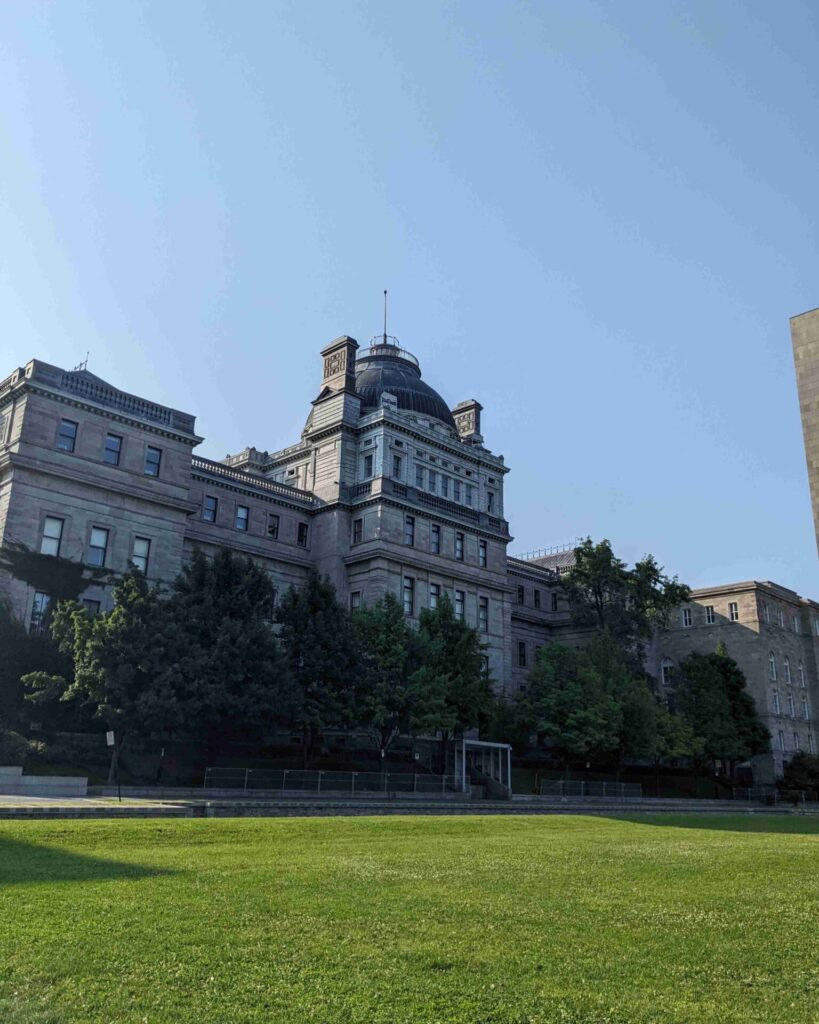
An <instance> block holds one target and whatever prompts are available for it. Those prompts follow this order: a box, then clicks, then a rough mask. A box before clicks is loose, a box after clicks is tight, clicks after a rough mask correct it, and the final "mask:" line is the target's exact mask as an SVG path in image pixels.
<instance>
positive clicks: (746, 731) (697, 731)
mask: <svg viewBox="0 0 819 1024" xmlns="http://www.w3.org/2000/svg"><path fill="white" fill-rule="evenodd" d="M723 650H724V648H723ZM674 702H675V706H676V708H677V710H678V712H679V713H680V715H682V717H683V718H684V719H685V721H686V722H687V723H688V724H689V726H690V727H691V730H692V732H693V734H694V735H695V736H696V737H699V739H700V741H701V747H702V752H703V754H704V756H705V757H706V758H708V759H709V760H710V761H711V762H712V765H713V766H714V767H715V766H716V762H717V761H722V762H724V763H725V764H726V765H727V767H728V775H729V778H730V779H732V780H733V775H734V769H735V767H736V765H737V764H738V763H739V762H741V761H745V760H747V759H748V758H751V757H754V756H755V755H756V754H764V753H766V752H767V751H768V750H770V745H771V737H770V733H769V732H768V730H767V728H766V727H765V726H764V725H763V723H762V722H761V720H760V718H759V715H758V713H757V710H756V704H755V702H754V700H753V698H752V697H751V695H750V694H749V693H748V692H747V689H746V683H745V676H744V675H743V673H742V670H741V669H740V667H739V665H737V663H736V662H735V661H734V660H733V658H730V657H728V655H727V654H725V653H722V652H720V653H716V652H715V653H714V654H699V653H697V652H693V653H691V654H689V655H688V657H687V658H685V659H684V660H683V661H682V662H681V663H680V671H679V673H678V678H677V683H676V687H675V692H674Z"/></svg>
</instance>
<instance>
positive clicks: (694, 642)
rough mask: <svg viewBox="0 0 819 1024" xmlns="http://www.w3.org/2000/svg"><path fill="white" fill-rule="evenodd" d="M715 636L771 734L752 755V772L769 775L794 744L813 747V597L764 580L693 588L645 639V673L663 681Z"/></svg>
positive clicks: (818, 631) (707, 648) (816, 703)
mask: <svg viewBox="0 0 819 1024" xmlns="http://www.w3.org/2000/svg"><path fill="white" fill-rule="evenodd" d="M720 641H723V642H724V644H725V646H726V648H727V650H728V654H729V655H730V656H731V657H732V658H733V659H734V660H735V661H736V662H737V664H738V665H739V667H740V668H741V669H742V671H743V672H744V674H745V678H746V680H747V683H748V690H749V692H750V693H751V695H752V696H753V698H754V700H755V701H756V705H757V710H758V711H759V714H760V717H761V718H762V721H763V722H764V723H765V725H766V726H767V727H768V730H769V731H770V733H771V743H772V747H773V750H772V753H771V755H770V756H765V757H760V758H757V759H755V760H756V762H757V763H756V764H755V765H754V775H755V778H756V779H757V780H758V781H762V782H768V781H772V780H773V779H774V778H775V777H776V776H778V775H781V773H782V768H783V765H784V764H785V763H786V762H787V760H788V758H789V757H791V756H793V754H794V753H795V752H796V751H797V750H804V751H806V752H810V753H815V752H816V749H817V748H816V736H817V719H816V708H817V707H819V677H818V676H817V665H819V603H817V602H815V601H810V600H807V599H806V598H803V597H800V596H799V595H798V594H796V593H794V592H793V591H792V590H788V589H786V588H785V587H781V586H779V585H778V584H776V583H770V582H764V583H761V582H757V581H750V582H746V583H733V584H729V585H727V586H722V587H707V588H704V589H701V590H694V591H692V593H691V600H690V601H689V602H688V603H687V604H685V605H683V606H681V607H680V608H679V609H678V610H677V611H676V612H675V613H674V616H673V618H672V621H671V623H670V625H669V628H668V629H667V630H665V631H664V632H662V633H660V634H659V635H658V636H657V637H656V639H655V641H654V643H653V644H652V646H651V650H650V655H649V665H648V668H649V671H651V672H652V674H653V675H655V676H656V677H657V678H658V679H660V680H662V681H663V685H665V686H670V685H672V683H673V675H674V672H675V670H676V668H677V667H678V666H679V663H680V662H681V661H682V660H683V659H684V658H685V657H686V656H687V655H688V654H690V653H691V652H692V651H697V652H699V653H701V654H706V653H710V652H713V651H715V650H716V647H717V644H718V643H719V642H720Z"/></svg>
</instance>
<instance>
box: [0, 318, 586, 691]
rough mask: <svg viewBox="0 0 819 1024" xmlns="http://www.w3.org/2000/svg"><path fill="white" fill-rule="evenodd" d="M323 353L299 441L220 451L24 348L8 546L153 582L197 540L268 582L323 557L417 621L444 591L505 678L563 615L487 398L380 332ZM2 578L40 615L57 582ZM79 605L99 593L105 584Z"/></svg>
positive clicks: (510, 686)
mask: <svg viewBox="0 0 819 1024" xmlns="http://www.w3.org/2000/svg"><path fill="white" fill-rule="evenodd" d="M321 357H322V377H321V384H320V389H319V393H318V395H317V396H316V398H315V399H314V400H313V402H312V408H311V411H310V413H309V415H308V417H307V421H306V424H305V427H304V430H303V431H302V435H301V438H300V439H299V440H298V441H297V443H295V444H293V445H291V446H289V447H287V448H285V449H283V450H282V451H277V452H268V451H266V450H262V449H259V448H256V447H250V448H246V449H245V450H244V451H243V452H241V453H239V454H237V455H233V456H228V457H227V458H226V459H224V460H223V461H221V462H214V461H212V460H210V459H203V458H200V457H198V456H196V455H195V454H194V449H195V447H196V446H197V445H198V444H199V443H200V442H201V440H202V438H201V437H199V436H198V435H197V433H196V430H195V420H194V417H193V416H192V415H190V414H188V413H183V412H180V411H178V410H176V409H170V408H167V407H165V406H160V405H157V404H155V403H153V402H151V401H149V400H147V399H143V398H140V397H137V396H135V395H131V394H128V393H127V392H124V391H120V390H119V389H117V388H115V387H113V386H112V385H110V384H108V383H106V382H105V381H103V380H100V379H99V378H98V377H95V376H94V375H93V374H91V373H89V372H88V371H87V370H86V369H82V368H81V369H77V370H62V369H60V368H59V367H55V366H51V365H48V364H46V363H43V362H40V361H39V360H32V361H31V362H29V363H27V364H26V365H25V366H24V367H21V368H19V369H17V370H15V371H14V372H13V373H12V374H11V375H10V376H9V377H7V378H6V379H5V380H3V381H0V542H3V541H19V542H22V543H24V544H26V545H28V546H29V547H30V548H32V549H34V550H38V551H41V552H44V553H46V554H55V555H56V554H59V555H61V556H64V557H67V558H71V559H74V560H77V561H85V562H86V563H87V564H89V565H93V566H105V567H107V568H110V569H113V570H115V571H117V572H122V571H125V570H126V569H127V567H128V565H129V564H130V563H136V564H137V565H139V566H140V567H141V568H142V569H144V570H145V571H146V573H147V576H148V578H149V579H151V580H164V581H168V580H170V579H172V578H173V577H174V575H176V573H178V572H179V570H180V567H181V566H182V564H183V560H184V559H185V557H186V555H187V554H188V553H189V552H190V551H191V550H192V549H193V546H194V545H198V546H200V547H202V548H203V549H204V550H206V551H208V550H215V549H216V548H219V547H228V548H231V549H232V550H234V551H237V552H240V553H242V554H246V555H250V556H251V557H253V558H255V559H257V560H258V561H259V562H260V563H261V564H263V565H264V566H265V567H266V569H267V570H268V572H269V573H270V575H271V577H272V579H273V580H274V583H275V586H276V588H277V590H278V591H279V592H281V591H282V590H284V589H286V588H287V587H289V586H290V585H298V584H299V582H300V581H301V580H303V579H304V577H305V574H306V572H307V571H308V569H309V568H310V567H314V568H315V569H317V570H318V571H319V572H321V573H323V574H326V575H327V576H329V577H330V579H331V580H332V581H333V583H334V584H335V586H336V589H337V591H338V593H339V595H340V596H341V598H342V599H343V600H346V601H348V602H349V604H350V606H351V607H352V608H355V607H357V606H359V605H360V604H362V603H365V602H372V601H374V600H375V599H376V598H377V597H378V596H379V595H381V594H383V593H386V592H388V591H389V592H392V593H393V594H395V595H396V596H397V597H398V598H399V600H401V601H402V602H403V605H404V608H405V611H406V614H407V616H408V618H409V619H410V620H411V621H417V618H418V615H419V613H420V610H421V609H422V608H425V607H433V606H434V605H435V604H436V602H437V601H438V600H440V597H441V595H442V594H444V593H447V594H449V596H450V598H451V599H452V601H453V603H454V606H455V610H456V613H457V614H458V615H460V616H462V617H463V618H464V619H465V620H466V621H467V622H469V623H470V624H471V625H474V626H475V627H476V628H477V629H478V630H479V631H480V632H481V634H482V637H483V640H484V643H485V646H486V655H487V661H488V670H489V672H490V674H491V677H492V679H493V680H494V683H495V685H496V687H497V689H498V690H499V691H500V692H504V693H511V692H512V691H513V690H514V689H516V688H517V687H518V686H519V684H520V681H521V680H522V678H523V677H524V676H525V674H526V672H527V671H528V669H529V667H530V666H531V664H532V661H533V659H534V656H535V652H536V649H537V648H538V647H539V646H541V645H542V644H543V643H545V642H547V640H548V638H549V637H550V636H551V635H553V634H554V633H555V632H556V631H560V630H561V629H565V628H566V626H567V624H568V619H569V612H568V608H567V607H566V606H565V604H564V603H563V602H562V601H561V599H560V596H559V567H558V566H552V565H551V564H549V560H548V559H546V560H545V561H544V560H543V559H538V558H532V559H528V560H527V559H510V558H509V557H508V556H507V546H508V544H509V542H510V540H511V537H510V534H509V527H508V523H507V520H506V518H505V509H504V478H505V476H506V473H507V472H508V469H507V467H506V465H505V463H504V459H503V457H502V456H500V455H495V454H494V453H493V452H492V451H491V450H490V449H489V448H487V447H486V445H485V443H484V438H483V434H482V432H481V412H482V407H481V405H480V404H479V403H478V402H476V401H474V400H468V401H464V402H461V403H459V404H458V405H456V406H454V408H450V407H449V406H448V405H447V403H446V402H445V401H444V400H443V399H442V398H441V396H440V395H439V394H438V393H437V392H436V391H434V390H433V389H432V388H431V387H430V386H429V385H428V384H427V383H426V382H425V381H424V380H423V379H422V377H421V369H420V366H419V363H418V360H417V359H416V358H415V357H414V356H413V355H412V354H411V353H409V352H407V351H406V350H404V349H402V348H400V347H399V346H398V345H397V344H396V343H395V342H394V339H389V338H387V337H385V336H379V337H378V338H376V339H375V340H374V342H373V344H372V345H371V346H370V347H369V348H367V349H365V350H363V351H359V346H358V343H357V342H356V341H355V340H354V339H353V338H350V337H347V336H343V337H340V338H338V339H336V340H335V341H334V342H332V343H331V344H330V345H328V346H326V347H325V348H324V349H323V350H322V352H321ZM0 586H2V587H3V588H4V589H5V590H6V591H7V593H8V595H9V597H10V598H11V601H12V605H13V608H14V610H15V612H16V614H17V615H18V616H19V617H20V618H21V619H22V620H23V621H25V622H26V623H28V624H29V627H30V628H31V629H38V628H40V627H41V625H42V621H43V617H44V613H45V611H46V610H47V608H48V606H49V603H50V595H48V594H46V593H40V592H34V591H33V590H32V588H30V587H28V586H26V585H24V584H22V583H19V582H17V581H13V580H9V579H6V580H0ZM84 600H85V601H86V603H88V604H89V606H90V607H91V608H92V609H96V608H100V607H102V608H105V607H107V606H108V605H109V603H110V600H111V596H110V588H101V587H91V588H89V589H88V591H87V592H86V593H85V595H84Z"/></svg>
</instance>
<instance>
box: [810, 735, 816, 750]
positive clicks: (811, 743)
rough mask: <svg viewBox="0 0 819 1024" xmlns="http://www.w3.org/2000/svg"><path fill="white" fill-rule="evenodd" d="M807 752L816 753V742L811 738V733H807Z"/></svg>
mask: <svg viewBox="0 0 819 1024" xmlns="http://www.w3.org/2000/svg"><path fill="white" fill-rule="evenodd" d="M808 751H809V752H810V753H811V754H815V753H816V740H815V739H814V738H813V733H812V732H809V733H808Z"/></svg>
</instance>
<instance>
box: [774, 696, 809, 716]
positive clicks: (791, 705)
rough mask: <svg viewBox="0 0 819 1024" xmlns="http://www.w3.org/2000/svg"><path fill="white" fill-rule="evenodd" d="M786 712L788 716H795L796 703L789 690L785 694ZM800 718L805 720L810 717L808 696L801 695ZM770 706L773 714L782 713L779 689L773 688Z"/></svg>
mask: <svg viewBox="0 0 819 1024" xmlns="http://www.w3.org/2000/svg"><path fill="white" fill-rule="evenodd" d="M785 699H786V703H787V709H788V711H787V713H788V716H789V717H790V718H796V703H795V701H794V699H793V694H792V693H791V692H790V691H789V692H788V693H787V694H786V698H785ZM801 703H802V718H804V719H805V721H807V720H808V719H809V718H810V705H809V704H808V698H807V697H806V696H804V695H803V696H802V701H801ZM771 708H772V710H773V713H774V714H775V715H781V714H782V703H781V701H780V699H779V690H774V691H773V694H772V696H771Z"/></svg>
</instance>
